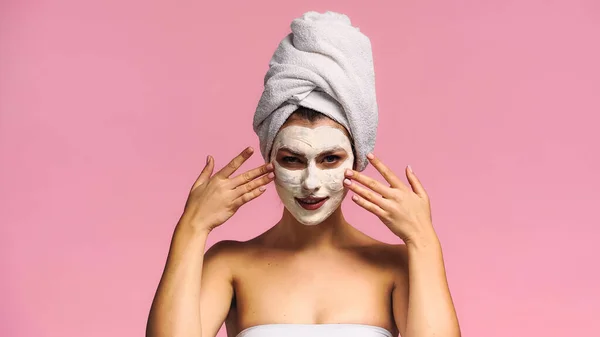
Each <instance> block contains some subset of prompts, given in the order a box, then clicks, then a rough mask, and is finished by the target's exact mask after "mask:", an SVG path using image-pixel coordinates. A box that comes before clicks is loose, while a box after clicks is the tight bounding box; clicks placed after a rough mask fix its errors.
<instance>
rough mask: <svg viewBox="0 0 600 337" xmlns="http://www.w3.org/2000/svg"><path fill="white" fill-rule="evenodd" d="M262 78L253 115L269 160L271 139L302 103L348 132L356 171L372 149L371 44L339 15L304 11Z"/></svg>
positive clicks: (374, 109) (374, 127)
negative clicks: (260, 94)
mask: <svg viewBox="0 0 600 337" xmlns="http://www.w3.org/2000/svg"><path fill="white" fill-rule="evenodd" d="M291 28H292V33H291V34H289V35H288V36H286V37H285V38H284V39H283V41H281V43H280V44H279V47H278V48H277V50H276V51H275V54H274V55H273V58H272V59H271V62H270V63H269V71H268V72H267V74H266V76H265V88H264V91H263V93H262V96H261V98H260V101H259V102H258V107H257V108H256V113H255V115H254V123H253V124H254V131H255V132H256V134H257V135H258V137H259V141H260V150H261V153H262V155H263V157H264V158H265V161H269V155H270V151H271V146H272V144H273V140H274V139H275V136H276V135H277V132H278V131H279V129H280V128H281V126H282V125H283V123H284V122H285V121H286V120H287V118H288V117H289V116H290V115H291V114H292V113H293V112H294V111H295V110H296V109H297V108H298V106H304V107H308V108H311V109H313V110H316V111H319V112H321V113H323V114H324V115H326V116H328V117H330V118H331V119H333V120H335V121H336V122H338V123H340V124H342V125H343V126H344V127H345V128H346V129H347V130H348V132H349V133H350V135H351V137H352V141H353V142H354V149H355V151H356V159H357V167H356V169H357V170H359V171H362V170H364V168H365V167H366V166H367V163H368V161H367V158H366V155H367V154H368V153H369V152H371V151H373V149H374V147H375V136H376V133H377V122H378V115H377V100H376V95H375V72H374V67H373V55H372V51H371V42H370V41H369V38H368V37H367V36H365V35H364V34H363V33H361V32H360V30H359V29H358V28H356V27H353V26H352V24H351V22H350V19H349V18H348V17H347V16H346V15H343V14H339V13H334V12H326V13H324V14H321V13H317V12H308V13H305V14H304V15H303V16H302V17H301V18H298V19H295V20H294V21H292V24H291Z"/></svg>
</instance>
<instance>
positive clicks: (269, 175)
mask: <svg viewBox="0 0 600 337" xmlns="http://www.w3.org/2000/svg"><path fill="white" fill-rule="evenodd" d="M267 177H268V178H269V179H273V178H275V173H273V172H271V173H269V174H267Z"/></svg>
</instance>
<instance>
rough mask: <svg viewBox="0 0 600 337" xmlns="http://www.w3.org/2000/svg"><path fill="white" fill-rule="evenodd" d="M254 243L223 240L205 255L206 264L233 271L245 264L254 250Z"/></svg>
mask: <svg viewBox="0 0 600 337" xmlns="http://www.w3.org/2000/svg"><path fill="white" fill-rule="evenodd" d="M254 246H255V244H253V242H252V241H235V240H222V241H218V242H216V243H215V244H213V245H212V246H211V247H210V248H209V249H208V250H207V251H206V253H205V254H204V259H205V261H206V263H212V264H219V265H223V266H227V267H228V268H229V269H233V268H234V267H236V266H239V265H241V264H243V263H244V261H245V260H246V259H247V257H248V256H249V253H251V251H252V250H255V248H254Z"/></svg>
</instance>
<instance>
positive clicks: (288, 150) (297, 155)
mask: <svg viewBox="0 0 600 337" xmlns="http://www.w3.org/2000/svg"><path fill="white" fill-rule="evenodd" d="M278 151H286V152H289V153H290V154H291V155H293V156H296V157H304V155H303V154H301V153H298V152H297V151H294V150H292V149H290V148H289V147H285V146H283V147H280V148H279V150H278ZM338 151H344V152H346V150H345V149H344V148H342V147H340V146H334V147H331V148H328V149H325V150H324V151H322V152H321V153H320V154H319V155H323V154H331V153H335V152H338Z"/></svg>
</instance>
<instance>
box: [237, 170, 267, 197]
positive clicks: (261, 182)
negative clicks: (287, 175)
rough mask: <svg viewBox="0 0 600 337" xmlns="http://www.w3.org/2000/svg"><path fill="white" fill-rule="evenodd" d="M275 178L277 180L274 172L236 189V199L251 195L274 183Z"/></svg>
mask: <svg viewBox="0 0 600 337" xmlns="http://www.w3.org/2000/svg"><path fill="white" fill-rule="evenodd" d="M273 178H275V174H274V173H273V172H271V173H269V174H267V175H264V176H262V177H260V178H258V179H254V180H252V181H250V182H248V183H245V184H243V185H240V186H238V187H236V188H235V191H236V194H235V197H236V198H238V197H241V196H242V195H244V194H246V193H250V192H252V191H254V190H255V189H257V188H259V187H261V186H265V185H266V184H268V183H270V182H271V181H273Z"/></svg>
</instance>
